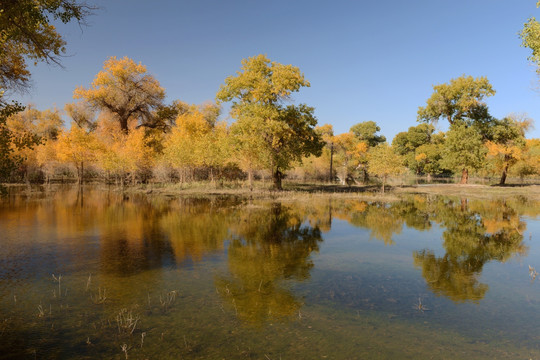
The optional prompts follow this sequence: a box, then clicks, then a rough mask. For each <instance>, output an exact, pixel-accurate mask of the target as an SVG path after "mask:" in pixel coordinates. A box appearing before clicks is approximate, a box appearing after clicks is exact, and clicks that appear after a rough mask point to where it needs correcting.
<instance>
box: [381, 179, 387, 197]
mask: <svg viewBox="0 0 540 360" xmlns="http://www.w3.org/2000/svg"><path fill="white" fill-rule="evenodd" d="M385 183H386V176H383V178H382V193H383V194H384V185H385Z"/></svg>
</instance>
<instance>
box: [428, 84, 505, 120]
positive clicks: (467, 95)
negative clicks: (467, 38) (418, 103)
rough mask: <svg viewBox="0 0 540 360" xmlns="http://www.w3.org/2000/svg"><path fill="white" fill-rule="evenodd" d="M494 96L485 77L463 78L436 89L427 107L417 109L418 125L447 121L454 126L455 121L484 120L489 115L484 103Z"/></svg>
mask: <svg viewBox="0 0 540 360" xmlns="http://www.w3.org/2000/svg"><path fill="white" fill-rule="evenodd" d="M494 94H495V90H493V87H492V86H491V84H490V83H489V80H488V79H487V78H486V77H477V78H473V77H472V76H465V75H462V76H460V77H458V78H456V79H451V80H450V82H449V83H447V84H439V85H434V86H433V94H432V95H431V97H430V98H429V99H428V100H427V104H426V106H424V107H419V108H418V121H423V122H437V121H438V120H439V119H441V118H444V119H446V120H448V122H449V123H450V124H453V123H454V122H455V121H456V120H467V121H476V120H481V119H483V118H485V117H486V115H487V106H486V104H485V103H484V102H483V99H484V98H486V97H489V96H492V95H494Z"/></svg>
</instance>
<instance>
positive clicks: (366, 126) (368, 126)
mask: <svg viewBox="0 0 540 360" xmlns="http://www.w3.org/2000/svg"><path fill="white" fill-rule="evenodd" d="M379 131H381V128H380V127H379V126H377V123H376V122H375V121H364V122H361V123H358V124H356V125H353V126H352V127H351V132H352V133H353V134H354V136H356V137H357V138H358V140H360V141H363V142H365V143H367V144H368V146H369V147H374V146H377V145H379V144H380V143H383V142H385V141H386V137H384V135H376V133H377V132H379Z"/></svg>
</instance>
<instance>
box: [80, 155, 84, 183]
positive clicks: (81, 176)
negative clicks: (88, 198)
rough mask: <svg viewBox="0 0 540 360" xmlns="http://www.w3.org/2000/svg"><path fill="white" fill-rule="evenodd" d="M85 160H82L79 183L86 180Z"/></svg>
mask: <svg viewBox="0 0 540 360" xmlns="http://www.w3.org/2000/svg"><path fill="white" fill-rule="evenodd" d="M83 178H84V161H81V173H80V175H79V185H82V184H83V182H84V180H83Z"/></svg>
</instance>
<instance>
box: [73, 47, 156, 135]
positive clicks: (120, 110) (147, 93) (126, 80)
mask: <svg viewBox="0 0 540 360" xmlns="http://www.w3.org/2000/svg"><path fill="white" fill-rule="evenodd" d="M73 97H74V98H75V99H84V100H86V101H87V102H88V103H90V104H92V105H93V106H94V107H95V108H97V109H100V110H107V111H109V112H110V113H112V114H113V115H114V116H115V118H116V120H117V121H118V123H119V125H120V129H122V131H123V132H125V133H127V132H128V131H129V130H130V129H129V126H128V125H129V124H128V123H129V121H130V119H137V121H138V122H139V124H141V125H144V124H148V123H151V118H152V111H153V110H154V109H155V108H157V107H158V106H159V105H161V104H162V101H163V99H164V97H165V90H164V89H163V88H162V87H161V85H160V84H159V82H158V81H157V80H156V79H155V78H154V77H153V76H152V75H150V74H148V73H147V70H146V66H144V65H142V64H141V63H136V62H135V61H133V60H132V59H130V58H128V57H124V58H122V59H117V58H116V57H114V56H112V57H110V58H109V59H107V60H106V61H105V63H104V64H103V71H100V72H99V73H98V74H97V75H96V77H95V78H94V81H93V82H92V84H91V85H90V88H88V89H85V88H83V87H78V88H77V89H75V91H74V93H73Z"/></svg>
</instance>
